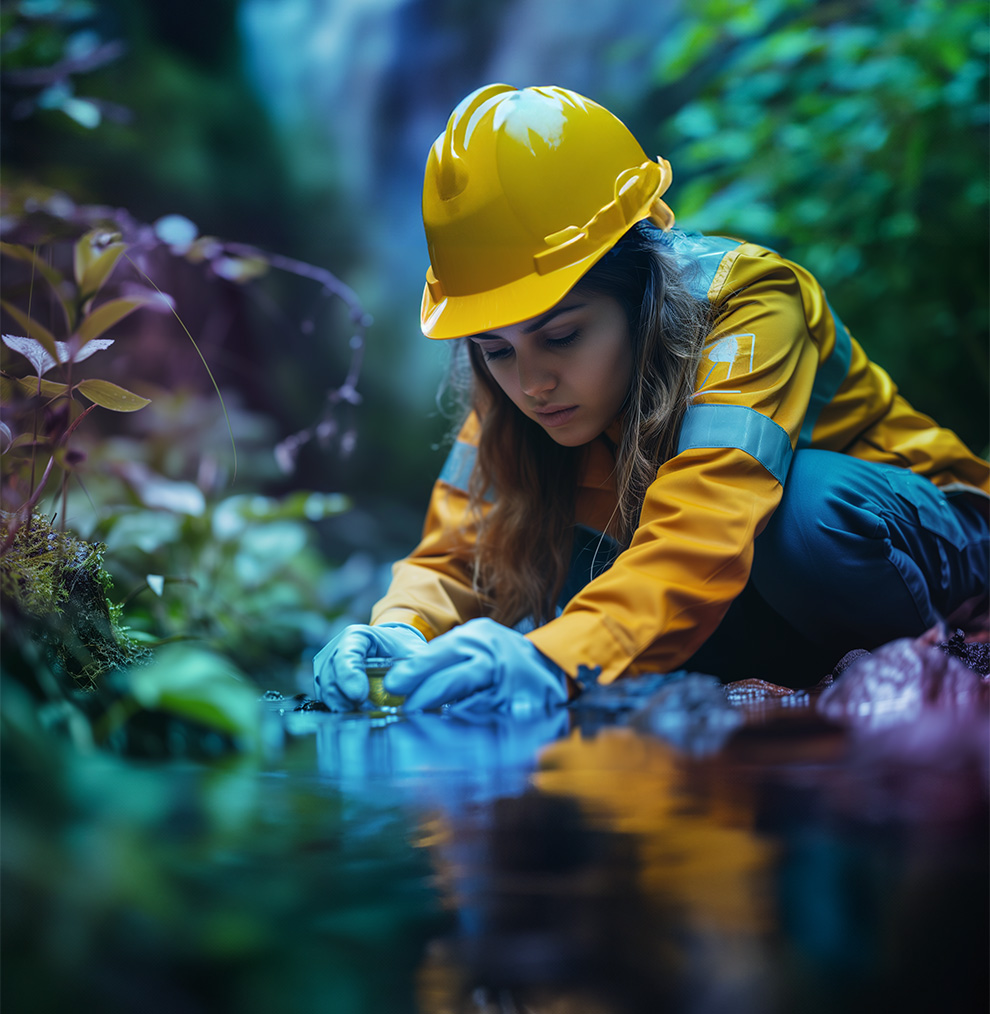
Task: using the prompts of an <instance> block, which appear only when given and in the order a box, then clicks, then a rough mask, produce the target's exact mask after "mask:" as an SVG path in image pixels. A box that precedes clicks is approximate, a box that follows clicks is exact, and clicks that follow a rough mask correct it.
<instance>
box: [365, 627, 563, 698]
mask: <svg viewBox="0 0 990 1014" xmlns="http://www.w3.org/2000/svg"><path fill="white" fill-rule="evenodd" d="M384 683H385V689H386V690H387V691H388V692H389V693H390V694H404V695H406V701H405V704H404V705H403V708H404V709H405V710H406V711H427V710H429V709H431V708H439V707H440V705H442V704H450V705H451V708H452V710H455V711H459V710H472V711H496V712H503V713H506V714H511V715H516V716H523V715H529V714H532V713H533V712H537V711H547V710H549V709H550V708H553V707H557V706H558V705H561V704H566V703H567V681H566V678H565V676H564V670H563V669H561V668H560V666H558V665H556V664H555V663H554V662H551V661H550V659H548V658H547V657H546V655H543V654H541V653H540V652H539V651H537V649H536V647H535V646H534V645H533V644H532V642H530V641H527V640H526V638H525V637H523V635H522V634H520V633H519V632H518V631H516V630H512V629H510V628H509V627H503V626H502V624H501V623H496V622H495V621H494V620H489V619H480V620H470V621H468V622H467V623H465V624H463V625H462V626H459V627H455V628H454V629H453V630H451V631H448V632H447V633H446V634H442V635H441V636H440V637H436V638H434V639H433V640H432V641H431V642H430V643H429V645H427V647H425V648H424V649H422V650H421V651H419V652H417V653H416V656H415V657H414V658H411V659H409V660H407V661H405V662H399V663H397V664H396V665H394V666H393V667H392V668H391V669H390V670H389V671H388V672H387V673H386V674H385V681H384Z"/></svg>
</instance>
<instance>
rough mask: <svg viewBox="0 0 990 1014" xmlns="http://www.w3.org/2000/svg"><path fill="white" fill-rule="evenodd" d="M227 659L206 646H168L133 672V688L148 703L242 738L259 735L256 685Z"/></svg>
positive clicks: (140, 701) (248, 740)
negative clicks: (237, 671)
mask: <svg viewBox="0 0 990 1014" xmlns="http://www.w3.org/2000/svg"><path fill="white" fill-rule="evenodd" d="M233 669H234V667H233V666H232V665H231V664H230V663H229V662H227V661H226V660H224V659H222V658H220V657H218V656H217V655H214V654H213V653H211V652H208V651H204V650H203V649H201V648H190V647H184V646H183V647H174V648H165V649H163V650H162V651H160V652H159V653H158V656H157V659H156V661H155V662H154V663H153V664H151V665H149V666H142V667H140V668H135V669H133V670H131V671H130V673H129V674H128V681H129V683H130V687H131V692H132V693H133V694H134V697H135V698H136V699H137V701H138V702H139V703H140V704H141V705H142V706H143V707H145V708H149V709H161V710H163V711H170V712H172V713H173V714H176V715H180V716H182V717H184V718H189V719H192V720H193V721H196V722H200V723H202V724H203V725H207V726H209V727H211V728H213V729H217V730H219V731H221V732H226V733H229V734H231V735H234V736H237V737H238V738H239V739H241V741H242V744H243V745H247V743H250V742H251V741H253V740H254V739H255V738H256V736H257V731H258V724H259V711H258V704H257V698H258V693H257V690H255V689H253V688H252V687H251V686H250V685H249V684H248V683H247V682H245V681H244V680H243V679H241V678H240V677H239V675H238V674H237V673H236V672H235V671H233Z"/></svg>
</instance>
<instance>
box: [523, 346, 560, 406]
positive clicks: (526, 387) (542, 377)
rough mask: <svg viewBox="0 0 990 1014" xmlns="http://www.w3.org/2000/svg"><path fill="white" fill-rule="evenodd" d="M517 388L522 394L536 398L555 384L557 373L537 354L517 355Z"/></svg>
mask: <svg viewBox="0 0 990 1014" xmlns="http://www.w3.org/2000/svg"><path fill="white" fill-rule="evenodd" d="M517 363H518V369H519V388H520V390H521V391H522V392H523V394H525V395H527V396H528V397H530V398H536V397H538V396H539V395H541V394H545V393H546V392H547V391H552V390H553V389H554V388H555V387H556V386H557V375H556V373H554V371H553V370H552V369H550V366H549V364H548V363H546V362H544V361H543V360H542V359H541V358H540V357H539V356H518V357H517Z"/></svg>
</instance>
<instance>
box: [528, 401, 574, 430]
mask: <svg viewBox="0 0 990 1014" xmlns="http://www.w3.org/2000/svg"><path fill="white" fill-rule="evenodd" d="M577 410H578V407H577V405H568V406H566V407H562V408H555V407H553V406H551V407H550V408H540V409H535V410H534V412H535V415H536V418H537V419H538V420H539V421H540V422H541V423H542V424H543V425H544V426H563V425H564V423H568V422H570V421H571V417H572V416H573V415H574V413H575V412H576V411H577Z"/></svg>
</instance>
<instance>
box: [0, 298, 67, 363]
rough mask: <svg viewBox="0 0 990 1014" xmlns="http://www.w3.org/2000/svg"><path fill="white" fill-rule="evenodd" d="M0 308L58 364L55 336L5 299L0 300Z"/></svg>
mask: <svg viewBox="0 0 990 1014" xmlns="http://www.w3.org/2000/svg"><path fill="white" fill-rule="evenodd" d="M0 306H2V307H3V308H4V309H5V310H6V311H7V313H9V314H10V315H11V317H13V318H14V320H16V321H17V323H18V324H20V325H21V327H22V328H24V330H25V331H26V332H27V334H28V337H30V338H34V339H36V340H37V341H39V342H41V346H42V348H44V350H45V351H46V352H47V353H48V354H49V355H50V356H51V357H52V359H54V360H55V362H58V352H57V351H56V348H55V336H54V335H53V334H52V333H51V331H49V330H48V328H47V327H45V325H44V324H39V323H38V321H36V320H35V319H34V317H29V316H28V315H27V314H26V313H25V312H24V311H23V310H22V309H21V308H20V307H17V306H14V304H13V303H9V302H8V301H7V300H6V299H2V300H0Z"/></svg>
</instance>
